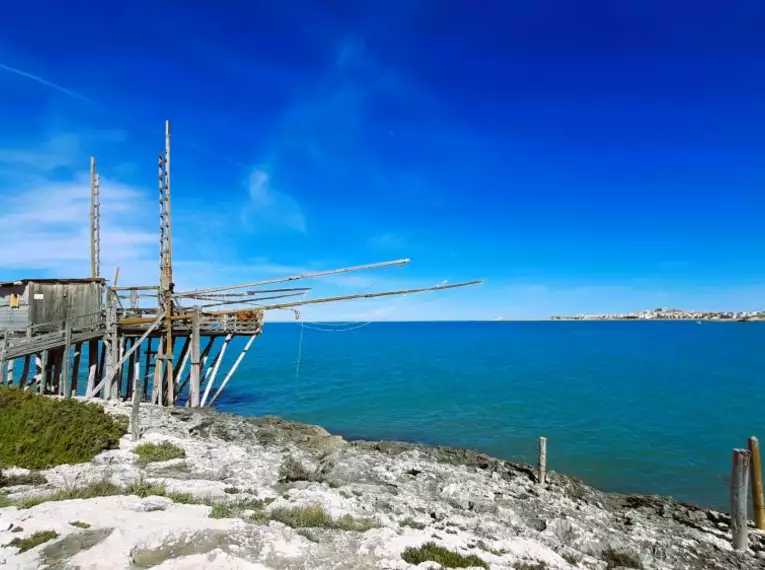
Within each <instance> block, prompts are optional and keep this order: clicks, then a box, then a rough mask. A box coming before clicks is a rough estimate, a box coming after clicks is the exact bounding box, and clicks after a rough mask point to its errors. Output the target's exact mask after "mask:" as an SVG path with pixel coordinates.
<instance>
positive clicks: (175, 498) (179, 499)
mask: <svg viewBox="0 0 765 570" xmlns="http://www.w3.org/2000/svg"><path fill="white" fill-rule="evenodd" d="M165 496H166V497H167V498H168V499H170V500H171V501H172V502H174V503H178V504H179V505H193V504H195V503H197V502H198V501H197V500H196V499H195V498H194V497H193V496H192V495H189V494H188V493H178V492H176V491H170V492H168V493H167V494H166V495H165Z"/></svg>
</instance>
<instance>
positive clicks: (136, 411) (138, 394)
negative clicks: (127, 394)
mask: <svg viewBox="0 0 765 570" xmlns="http://www.w3.org/2000/svg"><path fill="white" fill-rule="evenodd" d="M137 345H138V346H136V343H133V348H135V352H134V353H133V356H132V357H131V362H132V363H133V366H132V368H133V378H132V381H133V409H132V412H131V414H130V435H131V436H132V438H133V441H138V440H139V439H140V438H141V426H140V425H139V421H140V411H141V401H142V400H143V384H144V381H143V376H141V343H140V342H138V343H137Z"/></svg>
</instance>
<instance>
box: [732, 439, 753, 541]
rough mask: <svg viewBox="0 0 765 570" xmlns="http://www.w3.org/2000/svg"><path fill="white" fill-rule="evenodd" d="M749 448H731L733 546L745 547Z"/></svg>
mask: <svg viewBox="0 0 765 570" xmlns="http://www.w3.org/2000/svg"><path fill="white" fill-rule="evenodd" d="M749 457H750V454H749V450H747V449H734V450H733V466H732V469H731V478H730V530H731V534H732V535H733V542H732V543H733V548H734V549H735V550H746V548H747V532H748V528H747V517H746V512H747V506H748V503H749V501H748V500H747V499H748V497H747V488H748V486H749V484H748V483H749Z"/></svg>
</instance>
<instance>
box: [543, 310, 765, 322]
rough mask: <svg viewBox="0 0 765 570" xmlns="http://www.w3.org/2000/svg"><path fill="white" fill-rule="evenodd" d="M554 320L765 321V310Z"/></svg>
mask: <svg viewBox="0 0 765 570" xmlns="http://www.w3.org/2000/svg"><path fill="white" fill-rule="evenodd" d="M550 319H551V320H553V321H634V320H642V321H765V311H722V312H717V311H686V310H683V309H649V310H647V311H637V312H633V313H613V314H603V315H574V316H567V317H559V316H554V317H550Z"/></svg>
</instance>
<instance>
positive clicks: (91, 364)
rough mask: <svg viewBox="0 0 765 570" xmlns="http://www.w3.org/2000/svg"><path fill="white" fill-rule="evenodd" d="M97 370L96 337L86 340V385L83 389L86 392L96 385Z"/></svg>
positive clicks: (88, 392) (89, 391)
mask: <svg viewBox="0 0 765 570" xmlns="http://www.w3.org/2000/svg"><path fill="white" fill-rule="evenodd" d="M97 372H98V339H94V340H91V341H88V385H87V387H86V389H85V393H86V394H90V393H91V392H92V391H93V386H95V385H96V373H97Z"/></svg>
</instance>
